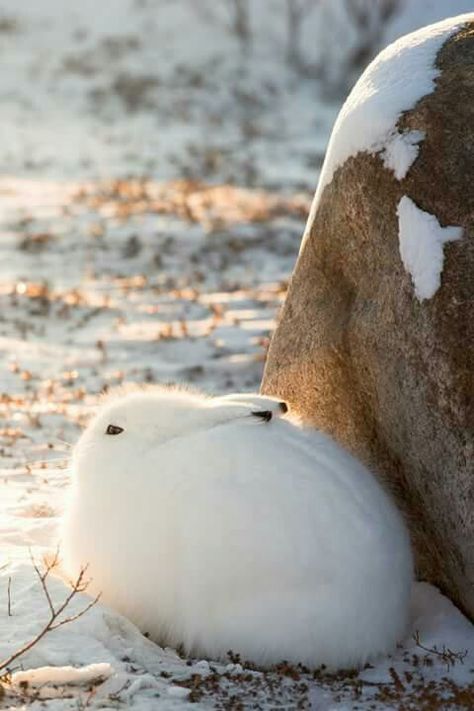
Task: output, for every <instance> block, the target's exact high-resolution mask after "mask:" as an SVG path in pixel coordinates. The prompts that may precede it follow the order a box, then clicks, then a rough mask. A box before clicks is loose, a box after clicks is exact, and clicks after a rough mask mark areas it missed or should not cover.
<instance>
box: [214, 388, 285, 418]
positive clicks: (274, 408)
mask: <svg viewBox="0 0 474 711" xmlns="http://www.w3.org/2000/svg"><path fill="white" fill-rule="evenodd" d="M216 399H217V400H219V401H220V402H226V403H230V402H233V403H239V404H241V405H248V406H249V407H251V408H252V414H255V415H256V417H260V418H261V419H263V420H265V421H266V422H268V421H269V420H271V418H272V417H281V416H282V415H284V414H285V413H287V412H288V405H287V404H286V402H284V401H283V400H280V399H279V398H273V397H266V396H265V395H257V394H255V393H231V394H230V395H223V396H221V397H219V398H216ZM261 413H269V415H267V414H266V415H265V416H264V415H263V414H261Z"/></svg>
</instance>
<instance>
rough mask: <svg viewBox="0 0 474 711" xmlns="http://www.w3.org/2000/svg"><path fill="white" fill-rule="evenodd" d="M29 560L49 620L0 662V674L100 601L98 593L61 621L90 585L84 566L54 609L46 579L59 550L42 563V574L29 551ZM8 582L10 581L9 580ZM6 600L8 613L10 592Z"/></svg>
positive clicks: (56, 562)
mask: <svg viewBox="0 0 474 711" xmlns="http://www.w3.org/2000/svg"><path fill="white" fill-rule="evenodd" d="M30 558H31V562H32V565H33V568H34V570H35V572H36V575H37V576H38V579H39V581H40V584H41V588H42V590H43V593H44V596H45V598H46V601H47V603H48V607H49V611H50V615H49V619H48V620H47V622H46V623H45V624H44V625H43V627H42V628H41V630H40V631H39V632H38V634H37V635H36V636H35V637H33V639H31V640H30V641H29V642H27V643H26V644H24V645H23V647H20V649H17V650H16V651H15V652H13V653H12V654H11V655H10V656H9V657H7V659H4V660H2V661H0V672H1V671H2V669H7V668H8V667H9V666H10V664H11V663H12V662H13V661H14V660H15V659H18V657H20V656H21V655H23V654H25V652H28V651H29V650H30V649H32V647H34V646H35V645H36V644H37V643H38V642H39V641H40V640H41V639H42V638H43V637H44V636H45V635H46V634H47V633H48V632H51V631H52V630H55V629H57V628H58V627H62V625H66V624H69V623H70V622H74V621H75V620H77V619H79V617H82V616H83V615H85V614H86V612H88V611H89V610H90V609H91V607H94V605H96V604H97V602H98V601H99V599H100V593H99V594H98V595H97V596H96V597H95V598H94V599H93V600H91V601H90V602H89V603H88V604H87V605H86V606H85V607H84V608H83V609H82V610H79V612H77V613H75V614H74V615H69V616H68V617H65V618H64V619H62V620H60V619H58V618H59V617H60V616H61V614H62V613H63V612H64V610H65V609H66V608H67V607H68V606H69V605H70V603H71V602H72V600H73V598H74V597H75V596H76V595H77V594H78V593H82V592H85V591H86V590H87V587H88V585H89V583H90V581H89V580H86V579H85V574H86V571H87V566H84V567H83V568H81V569H80V571H79V575H78V576H77V578H76V580H75V581H74V582H71V586H72V588H71V591H70V592H69V593H68V595H67V596H66V598H65V599H64V600H63V602H62V603H61V604H60V605H59V607H55V605H54V603H53V600H52V598H51V594H50V592H49V589H48V585H47V579H48V576H49V574H50V572H51V571H52V570H53V569H54V568H55V567H56V566H57V565H58V562H59V549H58V550H56V553H55V555H54V557H53V558H52V559H51V560H50V561H45V562H44V572H41V570H40V568H39V566H38V565H37V563H36V561H35V559H34V557H33V554H32V553H31V551H30ZM9 580H11V578H10V579H9ZM9 591H10V583H9ZM8 599H9V612H10V592H9V598H8Z"/></svg>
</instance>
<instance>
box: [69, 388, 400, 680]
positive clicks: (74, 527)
mask: <svg viewBox="0 0 474 711" xmlns="http://www.w3.org/2000/svg"><path fill="white" fill-rule="evenodd" d="M267 409H270V410H272V412H273V418H272V420H271V421H270V422H268V423H267V422H264V421H263V420H260V419H259V418H257V417H255V416H253V415H252V414H251V413H252V411H255V410H257V411H261V410H267ZM280 414H281V413H280V408H279V403H278V401H273V400H272V399H269V398H266V397H265V398H264V397H260V396H258V395H231V396H227V397H221V398H206V397H204V396H201V395H198V394H193V393H189V392H185V391H184V392H181V391H176V390H165V389H159V388H156V389H152V390H148V391H144V392H140V391H138V392H135V393H133V392H132V393H130V394H128V395H124V396H121V397H119V398H118V399H115V400H112V401H110V402H109V403H107V404H105V406H104V407H103V408H102V409H101V410H100V411H99V413H98V415H97V417H96V418H95V420H94V421H93V422H92V423H91V424H90V425H89V427H88V428H87V429H86V430H85V432H84V433H83V435H82V437H81V438H80V440H79V442H78V444H77V446H76V448H75V450H74V454H73V464H72V467H73V486H72V491H71V498H70V503H69V507H68V509H67V512H66V515H65V519H64V525H63V531H62V538H63V540H62V550H63V555H64V562H65V567H66V570H67V572H68V573H69V574H70V575H71V576H75V575H76V574H77V572H78V569H79V567H80V566H81V565H83V564H86V563H87V564H89V573H90V575H91V576H92V578H93V582H92V587H91V590H93V591H94V592H95V591H97V592H98V591H102V593H103V600H104V601H105V602H107V603H108V604H109V605H111V606H112V607H114V608H116V609H117V610H119V611H120V612H121V613H123V614H124V615H126V616H128V617H129V618H130V619H131V620H133V621H134V622H135V623H136V624H137V625H138V627H139V628H140V629H141V630H142V631H143V632H148V633H149V634H150V635H151V637H152V638H153V639H155V640H156V641H158V642H160V643H161V644H168V645H172V646H177V645H183V646H184V649H185V651H186V652H187V653H188V654H193V655H205V656H208V657H213V658H223V657H225V656H226V653H227V651H228V650H233V651H234V652H238V653H240V654H241V655H242V657H243V658H244V659H248V660H252V661H253V662H255V663H258V664H262V665H268V664H272V663H275V662H279V661H281V660H283V659H286V660H288V661H290V662H302V663H305V664H307V665H310V666H318V665H320V664H323V663H324V664H326V665H328V666H329V667H331V668H342V667H351V666H354V665H362V664H364V663H365V662H366V661H367V660H369V659H371V658H373V657H375V656H377V655H379V654H382V653H386V652H389V651H390V650H391V649H393V647H394V645H395V643H396V642H397V640H399V639H400V637H402V636H403V633H404V628H405V623H406V618H407V607H408V599H409V593H410V586H411V578H412V558H411V552H410V545H409V540H408V535H407V532H406V530H405V526H404V524H403V522H402V519H401V517H400V515H399V513H398V512H397V510H396V508H395V506H394V505H393V504H392V502H391V501H390V499H389V498H388V496H387V495H386V494H385V493H384V491H383V490H382V488H381V487H380V485H379V484H378V483H377V481H376V480H375V478H374V477H373V476H372V475H371V474H370V473H369V472H368V471H367V470H366V469H365V468H364V467H363V466H362V464H360V463H359V462H357V461H356V460H355V459H354V458H352V457H351V456H350V455H349V454H348V453H346V452H345V451H344V450H343V449H341V447H340V446H338V445H337V444H336V443H335V442H333V441H332V440H331V439H330V438H328V437H327V436H325V435H323V434H321V433H320V432H317V431H313V430H311V431H309V430H305V429H303V428H301V427H299V426H298V425H296V424H294V423H293V422H292V421H291V419H290V418H287V417H285V418H283V417H281V416H280ZM109 424H113V425H118V426H120V427H123V428H124V432H123V433H121V434H119V435H116V436H111V435H106V434H105V430H106V428H107V426H108V425H109Z"/></svg>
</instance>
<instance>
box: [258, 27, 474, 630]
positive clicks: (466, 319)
mask: <svg viewBox="0 0 474 711" xmlns="http://www.w3.org/2000/svg"><path fill="white" fill-rule="evenodd" d="M436 63H437V66H438V68H439V69H440V70H441V75H440V76H439V78H438V79H437V82H436V89H435V91H434V92H433V93H431V94H429V95H427V96H425V97H424V98H423V99H421V100H420V101H419V102H418V104H417V105H416V106H415V108H414V109H413V110H411V111H409V112H407V113H405V114H404V115H402V117H401V118H400V119H399V122H398V128H399V129H400V130H407V129H413V130H420V131H424V132H425V134H426V136H425V139H424V140H423V141H422V142H421V144H420V151H419V154H418V157H417V159H416V160H415V162H414V163H413V165H412V166H411V168H410V169H409V171H408V173H407V175H406V176H405V178H404V179H402V180H400V181H398V180H397V179H396V178H395V176H394V174H393V172H392V171H391V170H389V169H387V168H385V167H384V165H383V161H382V159H381V157H380V156H378V155H368V154H366V153H359V154H357V155H356V156H354V157H352V158H350V159H348V160H347V161H346V163H345V164H344V165H343V166H342V167H340V168H339V169H338V170H337V171H336V173H335V174H334V176H333V179H332V182H331V183H330V184H329V185H327V186H326V188H325V189H324V192H323V193H322V196H321V200H320V203H319V206H318V209H317V211H316V214H315V215H314V217H313V219H312V223H311V224H310V225H309V236H308V239H307V240H306V242H305V244H304V247H303V249H302V251H301V254H300V257H299V259H298V262H297V265H296V269H295V272H294V275H293V278H292V282H291V285H290V289H289V293H288V297H287V300H286V303H285V306H284V308H283V311H282V314H281V317H280V322H279V325H278V328H277V330H276V333H275V335H274V337H273V340H272V343H271V347H270V351H269V355H268V360H267V364H266V370H265V374H264V379H263V383H262V390H263V392H264V393H271V394H273V395H277V396H279V397H282V398H285V399H286V400H287V401H288V402H289V404H290V406H291V407H292V408H293V410H295V411H296V412H298V413H299V414H300V415H301V416H302V417H303V419H304V420H305V421H307V422H309V423H311V424H312V425H315V426H317V427H319V428H321V429H323V430H325V431H327V432H329V433H331V434H332V435H333V436H334V437H335V438H336V439H338V440H339V441H340V442H342V443H343V444H345V445H346V446H347V447H348V448H349V449H350V450H352V451H353V452H354V453H355V454H356V455H358V456H359V457H360V458H361V459H363V460H364V461H365V462H366V463H367V464H368V465H369V466H371V467H372V468H373V470H374V471H376V472H377V473H378V474H379V475H380V476H381V477H382V478H383V480H384V481H385V482H386V484H387V486H388V487H389V488H390V489H391V490H392V491H393V493H394V494H395V496H396V498H397V500H398V502H399V504H400V506H401V507H402V508H403V510H404V511H405V513H406V516H407V520H408V522H409V525H410V528H411V532H412V537H413V542H414V545H415V549H416V553H417V563H418V572H419V575H420V577H422V578H424V579H427V580H429V581H431V582H434V583H435V584H437V585H438V586H439V587H440V588H441V589H442V590H443V591H444V592H446V593H447V594H448V595H449V596H450V597H451V598H452V599H453V600H454V602H456V603H457V604H458V605H459V606H460V607H461V608H462V609H463V610H464V611H465V612H467V614H468V615H469V616H470V617H471V619H473V618H474V308H473V307H474V23H469V24H467V25H465V26H464V27H463V28H462V29H461V30H460V31H458V32H457V33H456V34H455V35H453V36H452V37H451V38H450V39H449V40H448V41H447V42H446V43H445V44H444V46H443V47H442V49H441V50H440V52H439V53H438V56H437V60H436ZM403 195H407V196H409V197H410V198H411V199H412V200H413V201H414V202H415V203H416V205H417V206H418V207H419V208H421V209H422V210H424V211H426V212H428V213H430V214H432V215H435V216H436V218H437V219H438V220H439V222H440V224H441V225H443V226H446V225H458V226H461V227H462V228H463V236H462V239H460V240H459V241H456V242H451V243H449V244H446V245H445V246H444V267H443V272H442V275H441V287H440V288H439V289H438V291H437V292H436V293H435V295H434V296H433V297H432V298H431V299H427V300H423V301H421V302H420V301H418V299H417V298H416V296H415V293H414V287H413V283H412V280H411V277H410V275H409V274H407V273H406V271H405V269H404V267H403V264H402V261H401V258H400V252H399V241H398V218H397V206H398V203H399V201H400V199H401V197H402V196H403Z"/></svg>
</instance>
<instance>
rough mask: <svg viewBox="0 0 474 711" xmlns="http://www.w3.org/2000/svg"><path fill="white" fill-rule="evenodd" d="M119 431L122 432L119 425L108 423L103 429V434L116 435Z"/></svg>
mask: <svg viewBox="0 0 474 711" xmlns="http://www.w3.org/2000/svg"><path fill="white" fill-rule="evenodd" d="M121 432H123V427H119V426H118V425H109V426H108V427H107V429H106V430H105V434H109V435H118V434H120V433H121Z"/></svg>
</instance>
